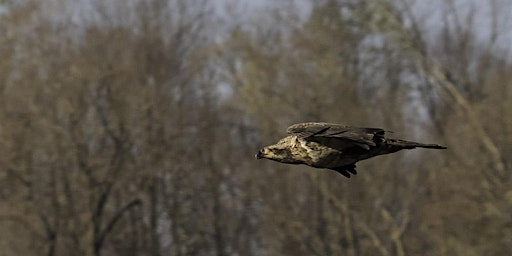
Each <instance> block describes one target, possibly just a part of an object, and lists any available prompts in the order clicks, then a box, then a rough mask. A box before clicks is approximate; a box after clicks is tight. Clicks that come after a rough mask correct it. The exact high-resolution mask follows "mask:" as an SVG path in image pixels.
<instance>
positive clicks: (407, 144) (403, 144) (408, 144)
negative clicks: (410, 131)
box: [388, 139, 446, 149]
mask: <svg viewBox="0 0 512 256" xmlns="http://www.w3.org/2000/svg"><path fill="white" fill-rule="evenodd" d="M388 144H389V145H392V146H397V147H399V148H403V149H413V148H434V149H445V148H446V147H445V146H441V145H437V144H425V143H419V142H414V141H406V140H398V139H388Z"/></svg>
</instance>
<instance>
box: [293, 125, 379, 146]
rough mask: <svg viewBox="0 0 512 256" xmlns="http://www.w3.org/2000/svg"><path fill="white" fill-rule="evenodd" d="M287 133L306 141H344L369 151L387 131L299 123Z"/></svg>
mask: <svg viewBox="0 0 512 256" xmlns="http://www.w3.org/2000/svg"><path fill="white" fill-rule="evenodd" d="M286 131H287V132H288V133H289V134H291V135H296V136H298V137H299V138H304V139H308V138H315V137H323V138H336V139H343V140H347V141H351V142H353V143H354V144H355V145H357V146H360V147H362V148H365V149H367V150H368V149H370V146H376V142H378V141H380V140H382V138H383V137H384V133H385V130H383V129H380V128H361V127H352V126H344V125H339V124H332V123H299V124H294V125H291V126H290V127H288V129H287V130H286Z"/></svg>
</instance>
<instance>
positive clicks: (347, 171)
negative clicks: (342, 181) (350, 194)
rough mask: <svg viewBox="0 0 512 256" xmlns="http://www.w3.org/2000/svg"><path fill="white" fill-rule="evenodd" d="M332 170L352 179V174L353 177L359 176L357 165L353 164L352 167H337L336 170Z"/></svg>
mask: <svg viewBox="0 0 512 256" xmlns="http://www.w3.org/2000/svg"><path fill="white" fill-rule="evenodd" d="M331 170H334V171H336V172H338V173H339V174H341V175H343V176H345V177H347V178H349V179H350V174H353V175H356V174H357V171H356V165H355V164H351V165H344V166H339V167H336V168H332V169H331Z"/></svg>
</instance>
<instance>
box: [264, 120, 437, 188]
mask: <svg viewBox="0 0 512 256" xmlns="http://www.w3.org/2000/svg"><path fill="white" fill-rule="evenodd" d="M287 132H288V136H286V137H284V138H282V139H280V140H279V141H278V142H277V143H276V144H274V145H270V146H266V147H264V148H262V149H260V150H259V151H258V153H257V154H256V158H257V159H261V158H266V159H270V160H274V161H277V162H281V163H285V164H305V165H309V166H311V167H315V168H324V169H330V170H334V171H336V172H338V173H340V174H342V175H343V176H345V177H347V178H350V175H351V174H353V175H356V174H357V171H356V163H357V162H358V161H361V160H365V159H368V158H371V157H374V156H378V155H384V154H390V153H394V152H397V151H400V150H402V149H413V148H434V149H445V148H446V147H444V146H440V145H437V144H424V143H419V142H412V141H406V140H400V139H394V138H389V137H387V136H386V135H387V134H386V131H385V130H383V129H380V128H361V127H351V126H344V125H340V124H331V123H313V122H311V123H299V124H294V125H292V126H290V127H288V129H287Z"/></svg>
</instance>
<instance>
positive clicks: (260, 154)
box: [254, 149, 263, 159]
mask: <svg viewBox="0 0 512 256" xmlns="http://www.w3.org/2000/svg"><path fill="white" fill-rule="evenodd" d="M254 157H256V159H261V158H263V150H261V149H260V150H259V151H258V153H256V155H254Z"/></svg>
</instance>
